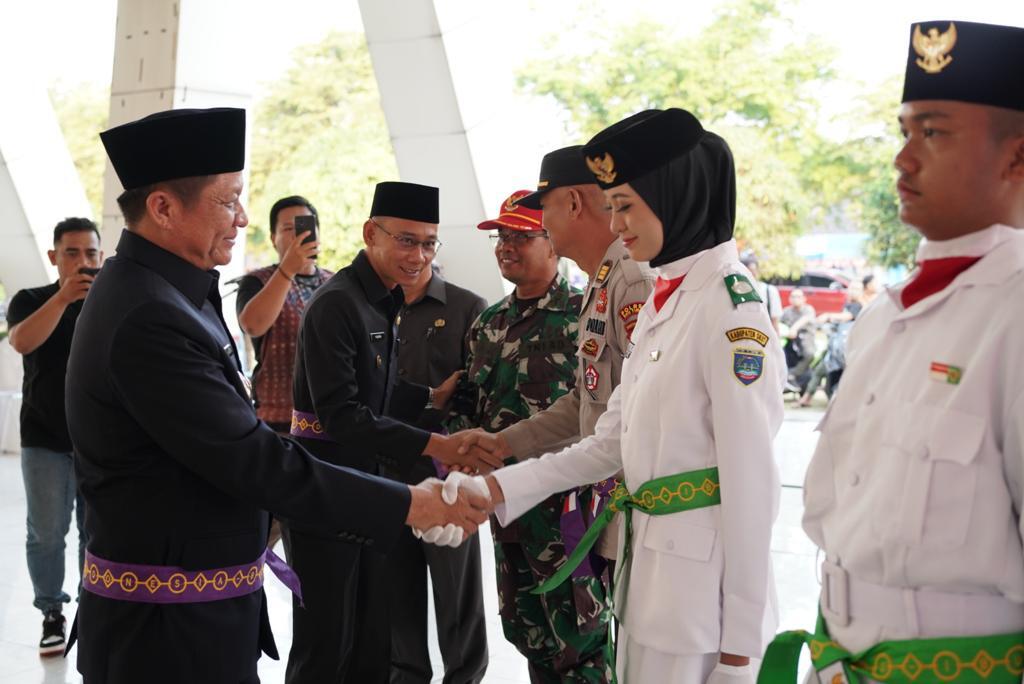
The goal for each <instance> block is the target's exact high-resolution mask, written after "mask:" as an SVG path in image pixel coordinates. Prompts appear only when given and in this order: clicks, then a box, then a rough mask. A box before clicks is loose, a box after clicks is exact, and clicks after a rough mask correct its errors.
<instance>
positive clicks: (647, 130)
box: [583, 108, 704, 189]
mask: <svg viewBox="0 0 1024 684" xmlns="http://www.w3.org/2000/svg"><path fill="white" fill-rule="evenodd" d="M703 136H704V128H703V127H702V126H701V125H700V122H699V121H697V117H695V116H694V115H693V114H691V113H690V112H688V111H686V110H684V109H675V108H673V109H665V110H661V109H648V110H646V111H643V112H639V113H637V114H634V115H633V116H631V117H629V118H626V119H623V120H622V121H620V122H618V123H616V124H613V125H612V126H609V127H608V128H606V129H604V130H603V131H601V132H600V133H598V134H597V135H595V136H594V137H593V138H591V140H590V142H588V143H587V144H586V145H584V146H583V157H584V161H585V162H586V164H587V167H588V168H589V169H590V172H591V173H592V174H593V175H594V177H595V178H596V179H597V184H598V185H600V186H601V188H603V189H607V188H611V187H614V186H616V185H622V184H623V183H628V182H629V181H631V180H633V179H634V178H639V177H640V176H644V175H646V174H648V173H650V172H651V171H653V170H654V169H657V168H658V167H660V166H664V165H665V164H667V163H668V162H670V161H672V160H673V159H675V158H676V157H681V156H683V155H684V154H686V153H688V152H689V151H690V150H692V149H693V148H694V147H696V145H697V143H698V142H700V140H701V138H702V137H703Z"/></svg>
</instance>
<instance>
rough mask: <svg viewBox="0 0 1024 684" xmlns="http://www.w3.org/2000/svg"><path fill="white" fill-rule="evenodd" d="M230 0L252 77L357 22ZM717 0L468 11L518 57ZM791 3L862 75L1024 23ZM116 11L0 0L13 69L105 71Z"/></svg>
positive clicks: (982, 12) (453, 0) (347, 14)
mask: <svg viewBox="0 0 1024 684" xmlns="http://www.w3.org/2000/svg"><path fill="white" fill-rule="evenodd" d="M135 1H137V2H144V1H145V0H135ZM221 1H224V0H182V2H184V3H187V2H221ZM238 4H239V5H240V6H242V7H244V8H245V10H246V12H245V16H244V17H240V21H239V23H238V25H237V26H228V27H225V26H218V27H216V30H217V31H218V32H219V34H222V35H223V38H224V40H229V41H234V42H235V43H237V45H238V58H239V66H240V71H243V72H244V71H246V70H248V71H249V73H250V75H251V78H253V79H254V80H258V81H266V80H269V79H270V78H272V77H273V76H274V75H276V74H279V73H280V72H281V71H282V70H283V69H284V68H286V66H287V64H288V59H289V53H290V52H291V50H292V49H294V47H295V46H297V45H301V44H304V43H310V42H314V41H316V40H318V39H319V38H321V37H322V36H323V35H324V34H325V33H326V32H327V31H329V30H332V29H343V30H361V28H362V25H361V21H360V16H359V8H358V5H357V2H356V0H289V2H288V3H287V9H285V6H284V5H283V4H282V3H280V2H276V1H272V0H249V1H247V2H239V3H238ZM437 4H438V6H439V7H440V8H441V9H442V10H445V9H450V8H452V7H455V8H458V7H459V6H461V5H464V3H460V2H459V1H458V0H437ZM717 4H719V2H718V1H717V0H710V1H708V0H705V1H703V2H694V0H632V2H630V3H629V12H628V14H627V13H625V12H624V11H623V7H624V5H625V2H624V0H588V2H586V3H585V4H584V3H577V2H569V1H562V2H540V1H537V0H488V1H487V2H483V3H472V6H473V9H472V11H473V13H474V14H476V15H478V16H479V15H484V20H485V22H486V23H488V24H490V23H493V25H494V26H495V29H496V35H495V40H496V41H499V42H500V41H501V36H500V31H501V27H505V28H511V27H512V26H515V27H516V29H517V30H515V31H511V30H510V31H508V33H509V42H508V48H509V50H513V51H514V52H515V53H517V54H519V55H522V56H523V58H524V59H527V58H529V57H530V56H531V55H532V54H535V53H536V50H538V49H539V48H540V47H541V45H540V39H541V38H542V37H544V36H545V35H547V34H548V32H549V31H551V30H558V29H559V28H560V27H563V26H566V27H569V29H568V30H567V31H566V32H565V35H564V39H563V41H564V44H567V45H572V44H573V43H574V42H575V43H580V44H582V45H586V44H587V38H588V36H586V35H584V34H583V33H582V32H581V31H579V30H576V31H574V30H573V28H574V27H576V26H579V25H580V24H581V23H582V22H581V21H580V19H581V15H580V12H581V9H580V8H581V7H586V9H587V11H588V12H591V13H598V14H602V15H604V16H605V17H607V18H608V19H609V20H611V21H613V22H625V21H630V20H631V19H633V18H634V17H637V16H640V15H642V16H644V17H646V18H649V19H654V20H656V21H659V22H661V23H662V24H664V25H665V26H667V27H669V28H671V29H673V30H675V31H678V32H679V33H681V34H686V33H689V32H692V31H696V30H699V29H700V27H701V26H703V25H704V24H706V23H707V21H708V20H709V18H710V17H711V13H712V10H713V8H714V7H715V6H716V5H717ZM793 4H794V7H793V9H791V10H790V12H789V14H790V15H791V16H793V17H795V18H796V19H797V22H796V23H797V28H798V30H799V33H798V34H797V35H794V36H792V37H791V39H792V40H794V41H798V40H803V39H805V37H806V35H807V34H818V35H820V36H822V37H824V38H825V39H826V40H828V41H829V42H832V43H834V44H835V45H837V46H838V47H839V49H840V58H839V66H840V68H841V69H842V70H843V72H844V73H847V74H849V75H850V76H851V77H854V78H857V79H861V80H865V81H869V82H870V81H872V80H875V79H879V78H882V77H884V76H885V75H887V74H889V73H895V72H898V71H899V70H900V69H901V68H902V60H903V58H904V55H905V51H906V43H905V40H906V36H907V33H908V27H909V26H910V24H911V23H912V22H913V21H918V20H922V19H933V18H950V19H964V20H974V21H988V22H993V23H1003V24H1013V25H1018V26H1024V2H1022V0H971V1H970V2H967V1H966V0H858V1H857V2H847V1H845V0H843V1H840V0H803V1H802V2H795V3H793ZM116 14H117V2H116V0H13V1H8V0H5V1H4V2H3V3H2V6H0V39H3V40H4V42H5V43H6V44H7V45H8V47H13V48H14V49H15V50H16V53H17V54H18V55H20V56H21V58H22V59H24V60H25V61H22V60H19V63H20V64H21V65H22V68H33V69H35V70H37V71H38V72H39V74H38V75H39V76H40V77H42V78H44V79H46V81H47V82H51V81H53V80H56V79H61V80H64V81H69V82H77V81H98V82H102V81H105V80H107V79H109V78H110V71H111V63H112V61H113V49H114V41H113V36H114V28H115V23H116ZM4 27H6V28H4ZM33 27H35V28H33ZM42 27H45V31H42V30H40V29H41V28H42ZM524 29H525V30H524ZM4 68H8V67H7V65H6V64H5V67H4ZM240 75H242V76H243V77H244V76H245V74H244V73H243V74H240Z"/></svg>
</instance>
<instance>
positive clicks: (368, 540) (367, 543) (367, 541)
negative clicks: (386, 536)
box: [363, 538, 373, 546]
mask: <svg viewBox="0 0 1024 684" xmlns="http://www.w3.org/2000/svg"><path fill="white" fill-rule="evenodd" d="M363 543H364V544H366V545H367V546H373V540H372V539H365V538H364V539H363Z"/></svg>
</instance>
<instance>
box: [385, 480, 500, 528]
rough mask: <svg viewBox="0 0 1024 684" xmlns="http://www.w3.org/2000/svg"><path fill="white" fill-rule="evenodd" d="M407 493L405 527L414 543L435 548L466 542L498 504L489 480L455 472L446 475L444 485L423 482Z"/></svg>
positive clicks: (497, 489) (497, 493)
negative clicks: (421, 543)
mask: <svg viewBox="0 0 1024 684" xmlns="http://www.w3.org/2000/svg"><path fill="white" fill-rule="evenodd" d="M410 491H411V492H412V501H411V503H410V504H409V515H408V517H407V518H406V521H405V522H406V524H407V525H409V526H410V527H412V532H413V534H414V535H415V536H416V537H417V538H418V539H422V540H423V541H425V542H429V543H431V544H437V545H438V546H452V547H455V546H458V545H459V544H461V543H462V542H463V540H465V539H468V538H469V536H470V535H472V534H473V533H474V532H476V531H477V528H479V527H480V525H482V524H483V522H484V521H485V520H487V516H488V515H490V514H491V513H492V512H493V511H494V506H495V505H496V504H498V503H501V500H502V497H501V489H500V487H499V486H498V484H497V482H495V481H494V479H493V478H489V481H488V480H484V478H483V476H480V475H477V476H475V477H470V476H469V475H466V474H464V473H461V472H458V471H453V472H451V473H449V474H448V477H447V479H445V481H444V482H442V481H441V480H438V479H437V478H433V477H431V478H429V479H426V480H424V481H423V482H421V483H419V484H418V485H416V486H415V487H410Z"/></svg>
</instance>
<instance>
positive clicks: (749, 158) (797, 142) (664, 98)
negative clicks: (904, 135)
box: [518, 0, 895, 275]
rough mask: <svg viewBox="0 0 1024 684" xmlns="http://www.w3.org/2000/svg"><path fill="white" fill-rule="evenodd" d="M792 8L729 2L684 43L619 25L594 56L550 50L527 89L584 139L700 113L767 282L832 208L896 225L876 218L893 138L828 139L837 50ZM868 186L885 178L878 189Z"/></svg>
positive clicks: (740, 233) (530, 69)
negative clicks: (646, 113) (729, 176)
mask: <svg viewBox="0 0 1024 684" xmlns="http://www.w3.org/2000/svg"><path fill="white" fill-rule="evenodd" d="M785 8H786V3H785V2H784V1H783V0H731V1H730V2H727V3H724V4H723V5H722V6H721V7H720V8H719V9H718V10H717V11H716V14H715V16H714V19H713V20H712V22H711V24H710V25H708V26H707V27H705V28H704V29H703V30H701V31H700V32H699V33H698V34H697V35H695V36H687V37H685V38H679V37H677V36H672V35H670V34H669V33H668V32H667V31H665V30H664V29H663V28H662V27H661V26H659V25H657V24H653V23H649V22H643V21H641V22H638V23H635V24H631V25H630V24H622V23H621V22H617V23H616V24H615V25H614V28H613V29H605V34H604V36H603V37H602V38H601V39H599V40H598V41H597V44H598V45H600V46H601V48H600V49H596V50H589V51H588V52H587V53H586V54H577V53H572V52H566V51H564V50H562V49H560V48H559V47H558V46H559V42H558V41H557V40H552V41H550V43H551V44H552V45H554V46H556V47H555V48H553V51H552V54H549V55H543V56H541V57H540V58H538V59H537V60H535V61H532V62H530V63H529V64H528V65H527V66H525V67H524V68H523V69H522V70H521V71H520V72H519V75H518V82H519V85H520V87H521V88H523V89H524V90H526V91H527V92H529V93H533V94H535V95H537V96H540V97H549V98H552V99H554V101H555V102H556V103H557V104H558V105H559V106H560V107H561V108H562V109H564V110H565V111H566V112H567V114H568V121H569V127H570V128H571V130H570V133H571V134H572V135H575V136H577V137H578V138H580V139H586V138H587V137H589V136H591V135H593V134H594V133H596V132H597V131H598V130H600V129H601V128H603V127H605V126H607V125H608V124H610V123H613V122H614V121H617V120H619V119H621V118H623V117H625V116H628V115H629V114H631V113H633V112H635V111H638V110H641V109H646V108H651V107H657V108H663V107H673V106H675V107H683V108H685V109H688V110H690V111H692V112H693V113H694V114H695V115H696V116H697V117H698V118H699V119H700V120H701V121H702V122H703V123H704V124H705V126H706V127H707V128H709V129H710V130H714V131H715V132H718V133H720V134H721V135H722V136H723V137H725V138H726V139H727V140H729V141H730V145H731V146H732V149H733V154H734V156H735V159H736V169H737V182H738V185H737V190H738V203H737V204H738V206H737V228H736V235H737V238H738V240H739V241H740V242H741V244H743V245H744V246H749V247H752V248H754V249H755V250H756V251H757V252H758V253H759V254H760V255H761V257H762V259H761V268H762V271H763V272H765V274H766V275H770V274H786V273H792V272H795V271H797V270H799V268H800V265H799V262H798V259H797V257H796V255H795V252H794V250H793V245H794V240H795V238H796V237H797V236H798V235H799V234H801V233H802V232H803V231H804V230H806V229H807V228H808V227H809V225H814V224H815V223H821V222H824V218H825V216H826V214H828V213H829V212H832V211H833V210H834V208H835V207H839V209H840V210H841V211H842V212H853V214H854V215H855V216H857V217H858V218H864V219H865V220H866V219H867V217H868V216H869V215H870V216H871V217H872V220H873V221H878V222H879V225H885V226H886V228H889V225H888V224H883V223H882V221H883V220H885V219H886V217H885V216H883V215H881V214H877V213H872V212H874V211H875V209H876V208H878V207H884V206H885V205H884V203H885V202H886V201H888V199H889V198H888V197H884V196H883V195H884V192H882V185H881V182H880V181H879V180H878V178H880V176H879V173H880V172H879V166H878V158H880V157H882V156H885V154H886V153H887V152H884V153H883V152H880V150H883V148H886V146H887V145H889V143H890V139H889V138H888V137H886V136H884V135H881V134H877V135H865V136H863V137H862V138H859V139H857V140H855V141H852V142H851V143H844V144H837V143H835V142H833V141H830V140H828V139H827V138H825V137H824V136H823V135H822V134H821V133H820V132H819V129H820V128H821V126H820V124H821V123H822V112H821V92H822V89H823V87H824V86H826V85H828V84H829V83H832V82H834V81H835V79H836V78H837V74H836V72H835V70H834V69H833V67H832V62H833V59H834V50H833V49H832V48H831V47H829V46H827V45H825V44H824V43H823V42H822V41H821V40H819V39H817V38H815V37H813V36H805V35H804V34H803V33H802V32H801V31H799V30H797V27H795V26H794V25H793V23H792V20H791V19H789V18H788V17H787V16H786V14H785V12H784V11H783V10H784V9H785ZM792 36H800V37H801V39H800V40H799V41H793V40H792V39H791V37H792ZM894 91H895V87H894ZM894 111H895V108H892V109H889V110H888V112H887V114H886V117H885V119H875V121H876V122H877V121H882V120H888V119H890V118H891V117H892V112H894ZM871 113H872V114H874V112H871ZM867 116H868V113H867V112H863V113H862V114H861V119H858V122H859V121H860V120H862V119H863V120H866V118H867ZM851 147H852V148H853V149H850V148H851ZM890 158H891V157H890ZM885 168H891V165H889V164H888V162H886V165H885ZM868 181H871V182H876V181H877V182H876V183H875V185H872V186H871V187H872V188H873V190H872V191H870V192H869V191H868V187H867V186H868V185H869V183H868ZM879 193H881V194H879ZM890 196H891V195H890ZM872 203H876V204H872ZM877 203H881V204H877Z"/></svg>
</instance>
